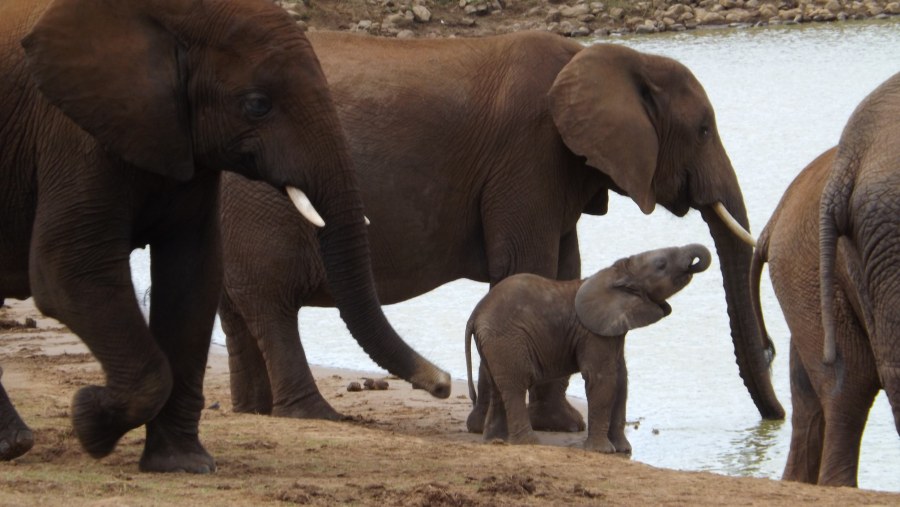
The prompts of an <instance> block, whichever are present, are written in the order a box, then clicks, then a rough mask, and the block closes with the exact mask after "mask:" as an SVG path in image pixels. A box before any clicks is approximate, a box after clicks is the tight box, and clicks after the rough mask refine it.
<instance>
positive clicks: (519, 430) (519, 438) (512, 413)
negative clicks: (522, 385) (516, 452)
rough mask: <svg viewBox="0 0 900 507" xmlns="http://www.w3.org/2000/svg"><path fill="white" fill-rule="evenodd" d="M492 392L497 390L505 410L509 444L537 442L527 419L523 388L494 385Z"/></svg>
mask: <svg viewBox="0 0 900 507" xmlns="http://www.w3.org/2000/svg"><path fill="white" fill-rule="evenodd" d="M494 392H495V393H496V392H499V397H500V398H501V399H502V408H504V409H505V412H506V428H507V431H508V432H509V438H508V441H509V443H511V444H537V443H539V442H538V438H537V435H535V434H534V430H533V429H532V428H531V422H530V421H529V420H528V408H527V407H526V406H525V389H521V390H520V389H514V388H506V389H503V388H500V387H499V386H496V385H495V386H494Z"/></svg>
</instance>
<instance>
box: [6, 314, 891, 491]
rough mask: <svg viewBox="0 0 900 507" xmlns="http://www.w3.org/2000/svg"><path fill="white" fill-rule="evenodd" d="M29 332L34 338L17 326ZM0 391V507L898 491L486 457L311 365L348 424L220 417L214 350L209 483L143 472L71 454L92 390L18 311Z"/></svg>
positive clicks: (77, 356)
mask: <svg viewBox="0 0 900 507" xmlns="http://www.w3.org/2000/svg"><path fill="white" fill-rule="evenodd" d="M28 318H32V319H34V320H35V327H25V326H24V325H12V324H13V323H19V324H24V323H25V322H26V319H28ZM0 321H5V322H6V323H8V324H11V326H4V325H0V364H2V365H3V367H4V375H3V384H4V385H5V387H6V389H7V391H8V392H9V394H10V396H11V397H12V399H13V401H14V403H15V404H16V406H17V408H18V409H19V411H20V413H21V414H22V415H23V417H24V418H25V419H26V421H27V422H28V424H29V425H30V426H31V427H32V429H33V430H34V432H35V439H36V444H35V446H34V448H33V449H32V450H31V452H29V453H28V454H26V455H24V456H22V457H20V458H18V459H16V460H14V461H12V462H8V463H0V506H2V505H61V504H65V505H68V506H75V505H171V504H181V505H195V504H204V505H209V504H212V503H214V504H215V505H218V506H234V505H250V504H252V505H265V504H285V503H287V504H302V505H335V504H354V505H452V506H479V505H492V506H493V505H580V504H598V503H600V504H609V505H648V504H653V505H788V504H790V505H800V504H815V505H898V504H900V495H898V494H889V493H877V492H871V491H859V490H853V489H847V488H839V489H834V488H819V487H813V486H807V485H801V484H791V483H783V482H779V481H773V480H767V479H752V478H730V477H723V476H719V475H715V474H709V473H694V472H691V473H688V472H676V471H670V470H662V469H657V468H653V467H650V466H647V465H643V464H641V463H636V462H633V461H631V460H629V459H627V458H623V457H616V456H604V455H598V454H592V453H587V452H584V451H582V450H580V449H578V448H577V447H570V446H572V445H577V443H578V442H580V440H581V439H583V438H584V435H583V434H542V435H541V438H542V440H543V442H544V443H545V444H551V445H541V446H508V445H486V444H483V443H481V442H480V437H479V436H477V435H471V434H469V433H467V432H466V431H465V417H466V415H467V414H468V411H469V400H468V396H467V394H466V393H467V390H466V388H465V385H464V384H463V383H461V382H458V383H456V384H455V385H454V386H453V388H454V391H453V394H452V395H451V397H450V398H449V399H447V400H437V399H434V398H431V397H430V396H429V395H427V394H425V393H423V392H421V391H413V390H412V389H410V387H409V385H408V384H406V383H405V382H402V381H399V380H396V379H388V381H389V383H390V387H389V389H388V390H386V391H361V392H347V389H346V387H347V384H348V383H349V382H351V381H360V382H361V381H362V379H364V378H365V377H369V376H371V375H372V374H370V373H365V372H353V371H347V370H338V369H332V368H323V367H316V368H314V374H315V375H316V379H317V382H318V383H319V386H320V389H321V391H322V393H323V394H324V395H325V396H326V398H328V400H329V401H330V402H331V403H332V404H333V405H334V406H335V408H337V409H338V410H340V411H341V412H343V413H345V414H346V415H348V416H349V420H348V421H344V422H340V423H334V422H326V421H298V420H290V419H279V418H272V417H264V416H254V415H246V414H235V413H233V412H232V411H231V403H230V395H229V390H228V369H227V358H226V356H225V351H224V349H223V348H222V347H220V346H214V347H213V349H212V351H211V354H210V356H209V363H208V367H207V368H208V369H207V375H206V388H205V396H206V405H207V406H208V407H210V408H207V409H206V410H204V411H203V416H202V421H201V426H200V431H201V438H202V440H203V442H204V444H205V445H206V447H207V449H208V450H209V451H210V452H211V453H212V454H213V455H214V456H215V457H216V460H217V463H218V467H219V469H218V471H217V472H216V473H214V474H211V475H208V476H194V475H185V474H171V475H159V474H142V473H140V472H138V470H137V462H138V459H139V456H140V452H141V448H142V446H143V438H144V435H143V431H141V430H135V431H132V432H131V433H129V434H128V435H126V436H125V437H124V438H123V439H122V441H121V442H120V444H119V446H118V448H117V449H116V450H115V451H114V452H113V454H112V455H110V456H109V457H107V458H104V459H102V460H94V459H92V458H90V457H89V456H88V455H87V454H85V453H84V452H83V451H82V450H81V449H80V447H79V445H78V442H77V440H76V439H75V438H74V435H73V434H72V431H71V424H70V422H69V402H70V400H71V398H72V395H73V394H74V393H75V391H76V390H77V389H78V388H80V387H82V386H84V385H87V384H89V383H102V382H103V379H102V373H101V371H100V369H99V367H98V365H97V363H96V362H95V361H94V360H93V358H92V357H91V356H90V354H88V353H87V351H86V349H85V348H84V346H83V345H82V344H81V342H80V341H79V340H78V338H77V337H75V336H74V335H72V334H71V333H70V332H69V331H68V330H67V329H66V328H64V327H63V326H61V325H59V323H57V322H56V321H54V320H52V319H47V318H43V317H41V316H40V314H39V313H37V312H36V310H35V309H34V307H33V306H32V305H31V303H30V301H26V302H19V301H7V306H6V307H3V308H2V309H0Z"/></svg>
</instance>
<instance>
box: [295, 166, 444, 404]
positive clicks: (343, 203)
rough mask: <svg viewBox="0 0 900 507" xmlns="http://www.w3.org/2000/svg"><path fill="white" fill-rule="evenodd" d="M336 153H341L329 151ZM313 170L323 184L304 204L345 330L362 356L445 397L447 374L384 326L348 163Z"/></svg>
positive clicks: (364, 226) (361, 209)
mask: <svg viewBox="0 0 900 507" xmlns="http://www.w3.org/2000/svg"><path fill="white" fill-rule="evenodd" d="M333 152H334V153H336V154H341V153H347V152H346V150H343V151H342V150H333ZM335 164H336V165H337V168H335V169H334V170H329V169H331V168H326V169H325V170H322V171H319V174H323V175H324V176H323V177H324V178H325V181H322V182H320V184H318V185H313V186H312V187H311V190H310V195H309V197H310V200H311V201H312V203H313V204H314V205H315V207H316V208H317V209H318V210H319V211H320V212H321V213H322V215H323V216H322V218H323V220H324V222H325V226H324V228H322V229H319V232H318V235H319V245H320V250H321V254H322V259H323V262H324V264H325V270H326V276H327V278H328V290H329V292H330V293H331V295H332V297H333V298H334V302H335V306H337V308H338V310H339V311H340V315H341V318H342V319H343V320H344V322H345V323H346V324H347V328H348V329H349V331H350V333H351V334H352V335H353V337H354V338H355V339H356V340H357V342H358V343H359V344H360V346H361V347H362V348H363V350H365V352H366V354H368V355H369V357H371V358H372V360H373V361H375V362H376V363H377V364H378V365H379V366H381V367H382V368H385V369H386V370H387V371H389V372H390V373H392V374H394V375H397V376H398V377H400V378H402V379H404V380H406V381H408V382H410V383H411V384H412V385H413V387H415V388H418V389H425V390H426V391H428V392H429V393H431V394H432V395H433V396H436V397H438V398H447V397H448V396H450V376H449V374H448V373H447V372H445V371H443V370H441V369H439V368H438V367H436V366H435V365H434V364H432V363H431V362H429V361H428V360H427V359H425V358H424V357H422V356H420V355H419V354H418V353H417V352H416V351H415V350H413V349H412V348H411V347H410V346H409V345H408V344H407V343H406V342H404V341H403V339H402V338H401V337H400V336H399V335H398V334H397V332H396V331H395V330H394V329H393V328H392V327H391V325H390V323H388V321H387V318H386V317H385V315H384V313H383V312H382V310H381V305H380V303H379V301H378V296H377V293H376V290H375V282H374V277H373V275H372V267H371V260H370V257H369V243H368V236H367V232H366V219H365V217H364V216H363V208H362V198H361V196H360V193H359V190H358V187H357V183H356V177H355V175H354V173H353V171H352V162H351V161H350V159H349V156H347V157H346V158H345V159H341V160H338V161H336V162H335Z"/></svg>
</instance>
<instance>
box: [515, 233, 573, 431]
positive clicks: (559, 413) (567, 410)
mask: <svg viewBox="0 0 900 507" xmlns="http://www.w3.org/2000/svg"><path fill="white" fill-rule="evenodd" d="M558 263H559V268H558V271H557V276H556V279H557V280H577V279H579V278H581V253H580V252H579V250H578V232H577V230H573V231H572V232H570V233H569V234H566V235H565V236H563V237H562V239H561V240H560V243H559V259H558ZM568 387H569V379H567V378H566V379H557V380H551V381H549V382H544V383H539V384H537V385H535V386H534V387H532V388H531V389H530V390H529V406H528V414H529V417H530V418H531V426H532V427H533V428H534V429H535V430H537V431H566V432H576V431H584V428H585V424H584V417H583V416H582V415H581V412H579V411H578V409H576V408H575V407H573V406H572V404H571V403H569V400H568V399H567V398H566V389H568Z"/></svg>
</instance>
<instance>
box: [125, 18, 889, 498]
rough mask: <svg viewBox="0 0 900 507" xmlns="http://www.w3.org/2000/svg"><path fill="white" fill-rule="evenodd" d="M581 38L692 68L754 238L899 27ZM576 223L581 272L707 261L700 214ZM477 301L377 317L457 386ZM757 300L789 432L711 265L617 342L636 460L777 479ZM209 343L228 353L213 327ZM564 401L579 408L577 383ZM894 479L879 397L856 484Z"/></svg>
mask: <svg viewBox="0 0 900 507" xmlns="http://www.w3.org/2000/svg"><path fill="white" fill-rule="evenodd" d="M586 42H587V43H594V42H612V43H617V44H624V45H627V46H630V47H632V48H634V49H637V50H640V51H645V52H650V53H657V54H662V55H666V56H670V57H673V58H675V59H677V60H679V61H681V62H682V63H684V64H685V65H687V66H688V67H689V68H690V69H691V70H692V71H693V72H694V74H695V75H696V76H697V78H698V79H699V80H700V82H701V83H702V84H703V86H704V87H705V88H706V91H707V94H708V95H709V98H710V100H711V102H712V104H713V106H714V108H715V110H716V114H717V120H718V126H719V132H720V134H721V136H722V139H723V142H724V144H725V148H726V150H727V151H728V153H729V155H730V157H731V160H732V163H733V164H734V167H735V170H736V171H737V174H738V179H739V181H740V184H741V187H742V189H743V191H744V198H745V200H746V203H747V208H748V212H749V215H750V223H751V226H752V230H753V232H754V233H758V232H759V230H761V229H762V227H763V225H764V224H765V223H766V221H767V220H768V218H769V216H770V214H771V213H772V211H773V210H774V208H775V206H776V205H777V203H778V200H779V199H780V197H781V195H782V193H783V192H784V190H785V188H786V187H787V186H788V184H789V183H790V182H791V181H792V179H793V178H794V176H795V175H796V174H797V173H798V172H799V171H800V170H801V169H802V168H803V167H804V166H805V165H806V164H807V163H809V162H810V161H811V160H812V159H813V158H815V157H816V156H817V155H818V154H820V153H821V152H822V151H824V150H825V149H827V148H829V147H830V146H832V145H834V144H836V143H837V141H838V138H839V136H840V133H841V130H842V129H843V126H844V124H845V122H846V121H847V118H848V117H849V115H850V114H851V112H852V111H853V109H854V108H855V107H856V105H857V104H858V103H859V101H860V100H862V98H863V97H865V96H866V95H867V94H868V93H869V92H870V91H871V90H873V89H874V88H875V87H876V86H877V85H878V84H880V83H881V82H882V81H884V80H885V79H887V78H888V77H889V76H891V75H892V74H894V73H895V72H897V71H900V21H897V20H894V21H891V20H888V21H881V22H865V23H841V24H823V25H816V26H809V25H807V26H793V27H773V28H766V29H734V30H707V31H693V32H685V33H681V34H668V35H658V36H642V37H634V38H613V39H604V40H602V41H586ZM578 227H579V236H580V239H581V248H582V252H583V253H582V258H583V268H582V272H583V273H584V274H586V275H587V274H590V273H593V272H595V271H596V270H598V269H601V268H603V267H606V266H608V265H610V264H611V263H612V262H614V261H615V260H616V259H618V258H620V257H624V256H627V255H631V254H633V253H637V252H640V251H644V250H649V249H653V248H659V247H664V246H671V245H682V244H686V243H693V242H699V243H703V244H705V245H706V246H707V247H708V248H710V250H711V251H714V245H713V243H712V239H711V238H710V237H709V232H708V229H707V227H706V225H705V224H704V222H703V221H702V220H701V218H700V215H699V213H697V212H693V211H692V212H691V213H689V214H688V215H687V216H686V217H684V218H680V219H679V218H676V217H674V216H672V215H670V214H668V212H666V211H665V210H663V209H662V208H658V209H657V211H656V212H654V213H653V214H652V215H650V216H644V215H643V214H642V213H641V212H640V211H639V210H638V208H637V206H636V205H634V204H633V203H632V202H631V200H629V199H625V198H621V197H619V196H616V195H610V205H609V213H608V214H607V215H606V216H603V217H591V216H584V217H583V218H582V219H581V221H580V222H579V226H578ZM132 263H133V266H134V274H135V285H136V286H137V289H138V291H139V292H142V291H143V290H144V289H145V288H146V287H147V285H148V284H149V280H148V275H147V271H148V269H147V254H146V251H144V250H139V251H137V252H136V253H135V255H134V256H133V261H132ZM486 291H487V286H486V285H485V284H480V283H475V282H471V281H467V280H462V281H457V282H454V283H451V284H448V285H445V286H443V287H441V288H439V289H437V290H435V291H432V292H430V293H428V294H425V295H423V296H420V297H418V298H416V299H413V300H411V301H407V302H404V303H400V304H397V305H392V306H389V307H385V312H386V313H387V315H388V318H389V319H390V321H391V322H392V323H393V325H394V326H395V327H396V328H397V330H398V331H399V332H400V334H401V335H402V336H403V337H404V338H405V339H406V340H407V341H408V342H409V343H410V344H411V345H412V346H413V347H414V348H416V349H417V350H418V351H419V352H421V353H422V354H423V355H425V356H426V357H428V358H429V359H431V360H432V361H434V362H435V363H437V364H438V365H440V366H441V367H443V368H445V369H447V370H448V371H450V373H451V375H452V376H453V377H454V378H455V379H465V378H466V369H465V356H464V349H463V332H464V329H465V323H466V320H467V319H468V316H469V314H470V312H471V310H472V308H473V307H474V306H475V304H476V303H477V302H478V300H479V299H480V298H481V297H482V296H483V295H484V294H485V293H486ZM762 296H763V309H764V312H765V315H766V321H767V325H768V329H769V333H770V334H771V336H772V338H773V339H774V340H775V344H776V347H777V350H778V352H779V355H778V356H777V357H776V358H775V362H774V364H773V378H774V383H775V389H776V393H777V394H778V396H779V399H780V400H781V401H782V403H783V404H784V406H785V409H786V410H787V411H788V417H787V420H786V421H784V422H766V421H761V420H760V418H759V415H758V412H757V411H756V408H755V407H754V405H753V403H752V401H751V400H750V396H749V394H748V393H747V390H746V389H745V388H744V386H743V383H742V382H741V380H740V378H739V376H738V370H737V366H736V364H735V362H734V352H733V347H732V344H731V339H730V334H729V327H728V320H727V316H726V313H725V303H724V293H723V290H722V280H721V274H720V272H719V267H718V264H717V263H716V262H715V259H714V263H713V266H711V267H710V269H709V270H708V271H707V272H705V273H702V274H699V275H697V276H696V277H695V278H694V281H693V282H692V283H691V284H690V285H689V286H688V287H687V288H685V289H684V290H683V291H682V292H681V293H679V294H678V295H676V296H675V297H674V298H672V300H671V301H670V303H671V305H672V308H673V312H672V315H670V316H669V317H667V318H666V319H663V320H662V321H660V322H659V323H658V324H655V325H653V326H649V327H647V328H643V329H639V330H635V331H632V332H630V333H629V334H628V337H627V339H626V355H627V361H628V368H629V387H630V393H629V400H628V420H629V421H634V424H633V425H632V426H631V427H630V428H629V430H628V437H629V439H630V440H631V442H632V445H633V447H634V452H633V455H632V459H634V460H637V461H640V462H644V463H648V464H651V465H654V466H658V467H665V468H673V469H679V470H703V471H710V472H715V473H721V474H726V475H735V476H754V477H770V478H779V477H780V475H781V471H782V469H783V467H784V463H785V460H786V458H787V450H788V443H789V439H790V431H791V428H790V422H789V421H790V387H789V384H788V341H789V333H788V329H787V326H786V324H785V323H784V320H783V318H782V316H781V312H780V308H779V306H778V303H777V301H776V299H775V295H774V292H773V291H772V288H771V284H770V283H769V280H768V274H767V273H764V274H763V286H762ZM300 327H301V333H302V336H303V344H304V347H305V349H306V353H307V355H308V357H309V361H310V363H312V364H318V365H327V366H335V367H343V368H351V369H357V370H370V371H379V368H378V367H377V366H376V365H375V364H374V363H373V362H372V361H371V360H370V359H369V358H368V357H367V356H366V355H365V353H363V352H362V350H361V348H360V347H359V346H358V345H357V344H356V342H355V341H354V340H353V339H352V337H350V335H349V333H347V331H346V328H345V327H344V324H343V322H342V321H341V320H340V319H339V318H338V314H337V311H336V310H333V309H318V308H307V309H304V310H303V311H302V312H301V315H300ZM213 339H214V341H215V342H217V343H219V344H224V336H223V335H222V332H221V329H220V328H218V326H217V329H216V333H215V336H214V338H213ZM569 393H570V394H571V395H573V396H577V397H580V398H583V397H584V386H583V384H582V383H581V379H580V377H579V376H578V375H575V376H573V379H572V383H571V385H570V388H569ZM461 394H465V393H454V394H453V395H454V396H456V395H461ZM898 467H900V438H898V435H897V433H896V431H895V429H894V422H893V419H892V416H891V412H890V409H889V406H888V403H887V399H886V398H885V396H884V394H883V393H882V394H880V395H879V397H878V399H877V400H876V403H875V406H874V407H873V409H872V411H871V413H870V415H869V423H868V426H867V428H866V432H865V435H864V437H863V444H862V450H861V457H860V472H859V484H860V487H862V488H869V489H878V490H885V491H898V492H900V474H898V473H897V468H898Z"/></svg>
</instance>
